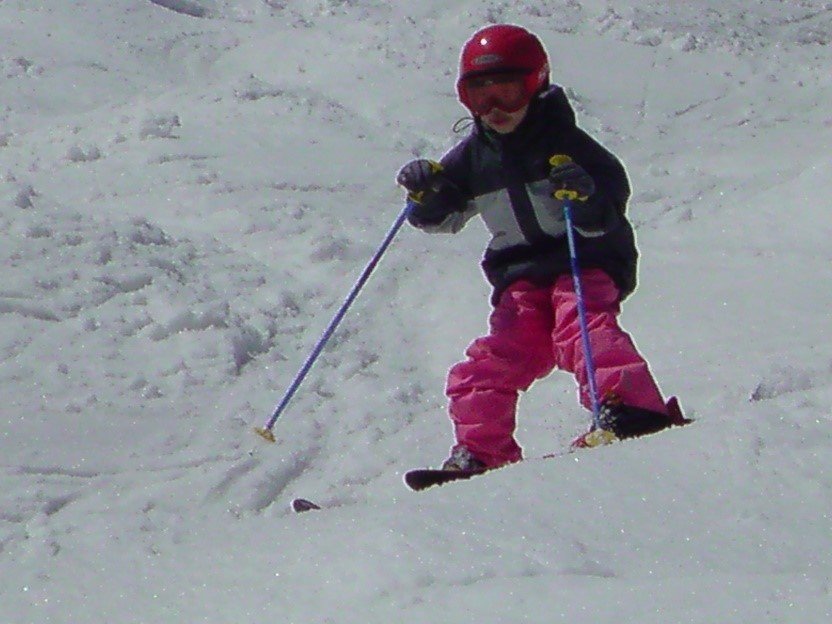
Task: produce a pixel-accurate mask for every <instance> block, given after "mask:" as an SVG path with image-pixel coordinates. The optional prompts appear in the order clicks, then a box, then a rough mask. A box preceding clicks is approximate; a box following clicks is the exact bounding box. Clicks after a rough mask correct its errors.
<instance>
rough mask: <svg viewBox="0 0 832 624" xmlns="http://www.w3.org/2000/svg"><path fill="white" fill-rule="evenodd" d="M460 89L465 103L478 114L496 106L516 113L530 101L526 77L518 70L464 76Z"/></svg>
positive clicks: (482, 113) (485, 112)
mask: <svg viewBox="0 0 832 624" xmlns="http://www.w3.org/2000/svg"><path fill="white" fill-rule="evenodd" d="M460 90H461V91H462V92H463V99H464V101H465V104H466V105H467V106H468V108H470V109H471V111H472V112H474V113H475V114H477V115H487V114H488V113H490V112H491V110H492V109H494V108H499V109H500V110H501V111H503V112H506V113H516V112H517V111H519V110H520V109H521V108H523V107H524V106H525V105H526V104H528V103H529V96H528V94H527V92H526V77H525V76H524V75H523V74H518V73H517V72H508V73H499V74H485V75H483V76H472V77H470V78H464V79H463V80H462V81H461V83H460Z"/></svg>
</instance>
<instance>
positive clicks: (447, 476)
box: [404, 468, 487, 492]
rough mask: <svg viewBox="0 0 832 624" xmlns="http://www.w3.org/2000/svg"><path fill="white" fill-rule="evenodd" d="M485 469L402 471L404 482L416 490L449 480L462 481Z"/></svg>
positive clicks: (479, 473)
mask: <svg viewBox="0 0 832 624" xmlns="http://www.w3.org/2000/svg"><path fill="white" fill-rule="evenodd" d="M484 472H487V471H486V470H442V469H441V468H417V469H416V470H408V471H407V472H406V473H404V482H405V484H406V485H407V487H409V488H410V489H411V490H414V491H416V492H418V491H420V490H425V489H427V488H429V487H433V486H434V485H443V484H445V483H450V482H451V481H462V480H465V479H470V478H471V477H476V476H477V475H481V474H483V473H484Z"/></svg>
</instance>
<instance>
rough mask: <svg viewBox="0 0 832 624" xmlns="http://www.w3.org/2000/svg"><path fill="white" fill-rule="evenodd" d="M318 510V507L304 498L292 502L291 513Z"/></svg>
mask: <svg viewBox="0 0 832 624" xmlns="http://www.w3.org/2000/svg"><path fill="white" fill-rule="evenodd" d="M320 508H321V507H320V505H316V504H315V503H313V502H312V501H311V500H306V499H305V498H296V499H294V500H293V501H292V511H294V512H295V513H303V512H304V511H312V510H314V509H320Z"/></svg>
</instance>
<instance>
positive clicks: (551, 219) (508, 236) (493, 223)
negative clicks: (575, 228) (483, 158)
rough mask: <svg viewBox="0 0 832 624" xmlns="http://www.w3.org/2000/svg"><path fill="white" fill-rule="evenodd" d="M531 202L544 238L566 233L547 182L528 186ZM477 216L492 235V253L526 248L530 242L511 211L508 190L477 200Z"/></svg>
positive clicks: (485, 195)
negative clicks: (522, 246)
mask: <svg viewBox="0 0 832 624" xmlns="http://www.w3.org/2000/svg"><path fill="white" fill-rule="evenodd" d="M526 190H527V192H528V194H529V199H530V200H531V205H532V208H533V211H534V217H535V219H536V220H537V222H538V224H539V225H540V229H541V230H542V231H543V233H544V234H548V235H549V236H552V237H558V236H562V235H563V234H565V233H566V226H565V224H564V219H563V214H562V211H561V209H559V208H560V202H558V201H556V200H555V199H553V198H552V197H551V196H549V194H548V193H549V192H550V190H549V184H548V183H547V182H546V180H541V181H539V182H531V183H529V184H527V185H526ZM474 203H475V205H476V207H477V212H478V213H479V214H480V216H481V217H482V219H483V221H484V222H485V225H486V227H487V228H488V231H489V232H490V233H491V242H490V243H489V244H488V247H489V249H492V250H494V251H499V250H501V249H506V248H508V247H513V246H515V245H527V244H530V243H531V241H529V240H527V239H526V237H525V235H524V234H523V230H522V229H521V227H520V223H519V222H518V220H517V216H516V214H515V212H514V210H513V208H512V205H511V200H510V199H509V195H508V191H507V190H506V189H499V190H496V191H493V192H491V193H486V194H484V195H481V196H479V197H477V198H476V199H475V200H474Z"/></svg>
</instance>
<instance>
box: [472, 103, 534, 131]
mask: <svg viewBox="0 0 832 624" xmlns="http://www.w3.org/2000/svg"><path fill="white" fill-rule="evenodd" d="M528 110H529V105H528V104H527V105H526V106H524V107H523V108H521V109H520V110H517V111H514V112H513V113H507V112H505V111H503V110H500V109H499V108H492V109H491V110H490V111H489V112H488V113H486V114H485V115H483V116H482V121H483V123H484V124H485V125H486V126H488V127H489V128H491V129H492V130H493V131H494V132H497V133H498V134H508V133H509V132H514V131H515V130H516V129H517V126H519V125H520V123H521V122H522V121H523V118H524V117H525V116H526V111H528Z"/></svg>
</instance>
